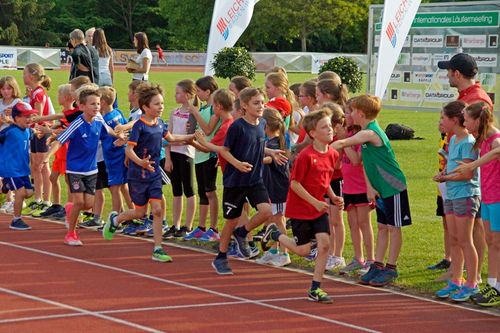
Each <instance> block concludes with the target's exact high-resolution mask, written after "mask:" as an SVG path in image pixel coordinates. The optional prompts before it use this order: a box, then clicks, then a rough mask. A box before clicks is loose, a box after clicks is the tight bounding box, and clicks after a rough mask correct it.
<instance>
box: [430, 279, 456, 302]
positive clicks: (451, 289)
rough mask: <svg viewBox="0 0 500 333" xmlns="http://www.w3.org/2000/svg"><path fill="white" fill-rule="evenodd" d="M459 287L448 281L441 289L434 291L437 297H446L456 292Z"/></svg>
mask: <svg viewBox="0 0 500 333" xmlns="http://www.w3.org/2000/svg"><path fill="white" fill-rule="evenodd" d="M460 289H461V286H459V285H457V284H455V283H453V282H451V281H448V284H447V285H446V287H444V288H443V289H440V290H438V291H436V297H438V298H443V299H444V298H448V297H450V295H451V294H453V293H456V292H457V291H459V290H460Z"/></svg>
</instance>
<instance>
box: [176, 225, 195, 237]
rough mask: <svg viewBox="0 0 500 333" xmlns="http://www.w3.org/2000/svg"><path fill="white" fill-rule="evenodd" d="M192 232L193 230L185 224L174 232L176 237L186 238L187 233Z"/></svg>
mask: <svg viewBox="0 0 500 333" xmlns="http://www.w3.org/2000/svg"><path fill="white" fill-rule="evenodd" d="M190 232H191V230H190V229H188V227H186V226H185V225H184V226H182V227H180V229H179V230H177V231H176V232H175V233H174V237H175V238H184V237H186V235H187V234H188V233H190Z"/></svg>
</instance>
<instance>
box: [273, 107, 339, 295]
mask: <svg viewBox="0 0 500 333" xmlns="http://www.w3.org/2000/svg"><path fill="white" fill-rule="evenodd" d="M330 116H331V113H330V111H329V110H328V109H321V110H318V111H315V112H311V113H309V114H308V115H307V116H306V117H305V118H304V121H303V126H304V129H305V130H306V132H307V134H308V135H309V136H310V137H311V138H312V139H313V143H312V144H311V145H309V146H308V147H306V148H305V149H304V150H302V151H301V152H300V153H299V155H298V156H297V159H296V160H295V162H294V164H293V168H292V173H291V175H290V191H288V197H287V200H286V210H285V216H286V217H287V218H290V219H291V224H292V231H293V236H294V238H295V239H293V238H290V237H288V236H287V235H286V234H282V233H281V232H280V231H279V230H278V228H277V227H276V225H275V224H271V225H269V227H268V228H267V230H266V233H265V234H264V236H263V241H267V240H269V239H272V240H274V241H277V242H280V244H281V245H283V246H285V247H286V248H288V249H290V250H292V251H293V252H295V253H296V254H298V255H300V256H307V255H308V254H309V252H310V250H311V239H314V238H315V239H316V242H317V244H318V256H317V258H316V265H315V267H314V276H313V280H312V285H311V289H310V290H309V291H308V299H309V300H310V301H314V302H319V303H332V299H331V298H330V296H328V294H327V293H326V292H324V291H323V290H321V289H320V284H321V280H322V279H323V274H324V271H325V267H326V262H327V259H328V248H329V246H330V236H329V235H330V224H329V222H328V213H327V212H328V208H329V205H328V203H326V202H325V199H324V196H325V194H326V195H328V197H329V198H330V200H331V202H333V203H334V204H335V205H337V206H339V207H342V206H343V204H344V201H343V199H342V197H338V196H336V195H335V193H334V192H333V190H332V189H331V187H330V182H331V180H332V177H333V170H334V167H335V163H336V162H337V160H338V158H339V153H338V152H337V151H336V150H334V149H332V148H331V147H330V145H329V144H330V142H332V140H333V135H334V131H333V127H332V123H331V119H330Z"/></svg>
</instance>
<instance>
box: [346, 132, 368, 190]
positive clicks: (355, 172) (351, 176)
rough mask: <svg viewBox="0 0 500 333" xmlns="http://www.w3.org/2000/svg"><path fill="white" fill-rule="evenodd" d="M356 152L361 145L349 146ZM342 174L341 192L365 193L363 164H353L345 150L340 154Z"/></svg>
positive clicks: (351, 134)
mask: <svg viewBox="0 0 500 333" xmlns="http://www.w3.org/2000/svg"><path fill="white" fill-rule="evenodd" d="M354 134H355V133H354V132H352V131H351V132H349V133H348V134H347V136H348V137H351V136H353V135H354ZM351 149H352V150H354V151H355V152H356V153H359V152H360V151H361V145H355V146H352V147H351ZM342 175H343V178H344V186H343V187H342V192H343V193H347V194H360V193H366V181H365V175H364V172H363V164H361V163H360V164H358V165H354V164H352V162H351V160H350V159H349V157H348V156H347V154H346V152H345V151H344V154H342Z"/></svg>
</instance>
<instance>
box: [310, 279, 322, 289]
mask: <svg viewBox="0 0 500 333" xmlns="http://www.w3.org/2000/svg"><path fill="white" fill-rule="evenodd" d="M320 286H321V282H318V281H314V280H312V283H311V290H316V289H319V287H320Z"/></svg>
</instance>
